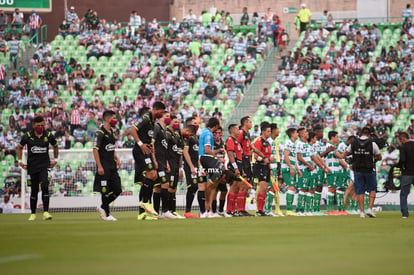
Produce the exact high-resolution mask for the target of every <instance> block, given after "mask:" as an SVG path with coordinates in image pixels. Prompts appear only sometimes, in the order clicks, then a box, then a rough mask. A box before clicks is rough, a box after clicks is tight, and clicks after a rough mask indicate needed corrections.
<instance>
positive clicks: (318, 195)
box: [313, 192, 322, 212]
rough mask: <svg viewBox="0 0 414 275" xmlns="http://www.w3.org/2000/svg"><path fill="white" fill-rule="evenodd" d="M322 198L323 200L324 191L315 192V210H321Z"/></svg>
mask: <svg viewBox="0 0 414 275" xmlns="http://www.w3.org/2000/svg"><path fill="white" fill-rule="evenodd" d="M321 200H322V193H320V192H315V195H314V197H313V211H314V212H319V211H321Z"/></svg>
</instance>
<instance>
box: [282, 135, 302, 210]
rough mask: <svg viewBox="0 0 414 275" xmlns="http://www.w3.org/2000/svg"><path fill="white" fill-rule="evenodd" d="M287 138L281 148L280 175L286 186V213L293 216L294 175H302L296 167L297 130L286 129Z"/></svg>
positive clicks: (295, 184)
mask: <svg viewBox="0 0 414 275" xmlns="http://www.w3.org/2000/svg"><path fill="white" fill-rule="evenodd" d="M286 135H287V136H288V140H287V141H286V143H285V146H284V148H283V160H282V176H283V180H284V182H285V184H286V186H287V188H288V191H287V193H286V215H287V216H295V215H296V214H295V212H293V199H294V198H295V192H296V188H297V183H296V176H300V177H301V176H302V174H301V172H300V171H299V169H298V165H297V158H296V140H297V139H298V132H297V130H296V129H295V128H289V129H287V130H286Z"/></svg>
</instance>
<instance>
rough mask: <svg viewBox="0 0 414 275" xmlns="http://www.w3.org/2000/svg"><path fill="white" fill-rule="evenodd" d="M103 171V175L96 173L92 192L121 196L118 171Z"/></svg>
mask: <svg viewBox="0 0 414 275" xmlns="http://www.w3.org/2000/svg"><path fill="white" fill-rule="evenodd" d="M104 171H105V174H104V175H99V174H98V172H96V174H95V181H94V184H93V191H94V192H100V193H104V194H106V193H110V192H114V193H115V194H121V193H122V188H121V178H120V177H119V174H118V171H117V170H116V169H104Z"/></svg>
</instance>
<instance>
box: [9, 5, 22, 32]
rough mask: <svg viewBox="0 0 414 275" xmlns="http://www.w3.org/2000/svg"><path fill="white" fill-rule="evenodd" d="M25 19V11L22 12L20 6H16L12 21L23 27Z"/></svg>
mask: <svg viewBox="0 0 414 275" xmlns="http://www.w3.org/2000/svg"><path fill="white" fill-rule="evenodd" d="M23 19H24V15H23V12H21V11H20V9H19V8H16V9H15V10H14V12H13V19H12V21H11V23H12V24H14V25H15V26H17V27H19V28H21V27H23V24H24V21H23Z"/></svg>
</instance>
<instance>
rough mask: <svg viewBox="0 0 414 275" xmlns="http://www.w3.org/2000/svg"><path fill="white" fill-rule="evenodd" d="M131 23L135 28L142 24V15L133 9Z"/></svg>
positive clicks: (130, 17)
mask: <svg viewBox="0 0 414 275" xmlns="http://www.w3.org/2000/svg"><path fill="white" fill-rule="evenodd" d="M129 24H130V25H131V26H132V27H134V28H135V27H139V26H141V16H139V15H138V13H137V11H135V10H133V11H132V12H131V15H130V16H129Z"/></svg>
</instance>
